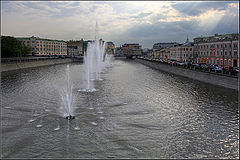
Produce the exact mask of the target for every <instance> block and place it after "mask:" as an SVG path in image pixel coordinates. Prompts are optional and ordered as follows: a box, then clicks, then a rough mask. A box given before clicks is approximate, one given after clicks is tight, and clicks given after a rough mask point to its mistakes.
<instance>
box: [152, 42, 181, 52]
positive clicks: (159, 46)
mask: <svg viewBox="0 0 240 160" xmlns="http://www.w3.org/2000/svg"><path fill="white" fill-rule="evenodd" d="M177 44H178V43H176V42H163V43H155V44H154V45H153V50H154V51H155V50H160V49H164V48H165V49H166V48H171V47H174V46H176V45H177Z"/></svg>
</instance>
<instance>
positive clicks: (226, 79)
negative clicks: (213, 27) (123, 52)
mask: <svg viewBox="0 0 240 160" xmlns="http://www.w3.org/2000/svg"><path fill="white" fill-rule="evenodd" d="M136 61H137V62H140V63H142V64H145V65H147V66H149V67H152V68H155V69H158V70H161V71H164V72H168V73H172V74H175V75H179V76H183V77H187V78H191V79H194V80H198V81H201V82H205V83H209V84H213V85H216V86H220V87H225V88H229V89H233V90H238V78H236V77H230V76H226V75H219V74H212V73H207V72H201V71H197V70H190V69H187V68H182V67H176V66H171V65H169V64H165V63H159V62H153V61H147V60H142V59H136Z"/></svg>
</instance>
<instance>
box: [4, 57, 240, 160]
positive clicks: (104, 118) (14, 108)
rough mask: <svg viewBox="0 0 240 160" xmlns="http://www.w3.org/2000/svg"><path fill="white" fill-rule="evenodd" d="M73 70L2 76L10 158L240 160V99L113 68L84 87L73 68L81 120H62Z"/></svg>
mask: <svg viewBox="0 0 240 160" xmlns="http://www.w3.org/2000/svg"><path fill="white" fill-rule="evenodd" d="M66 67H67V64H61V65H55V66H45V67H39V68H30V69H25V70H19V71H10V72H3V73H2V77H1V87H2V108H1V119H2V135H1V139H2V147H1V148H2V154H1V156H2V157H4V158H177V159H179V158H239V111H238V94H237V92H235V91H232V90H227V89H222V88H218V87H213V86H211V85H207V84H202V83H199V82H196V81H193V80H189V79H186V78H182V77H178V76H174V75H171V74H167V73H162V72H161V71H158V70H154V69H152V68H149V67H147V66H144V65H142V64H139V63H137V62H135V61H133V60H132V61H131V60H130V61H128V60H114V61H113V62H112V65H111V66H110V67H109V68H108V69H107V70H106V71H104V73H103V74H102V76H101V78H103V79H104V80H103V81H96V82H95V88H96V89H97V91H96V92H92V93H84V92H78V90H79V89H80V88H82V87H83V83H82V82H83V77H82V75H84V74H83V64H79V63H70V76H71V80H72V82H73V97H74V102H73V104H74V107H76V110H75V115H76V119H74V120H71V121H69V120H66V119H64V118H63V117H62V116H61V114H59V106H61V105H62V102H61V97H60V94H59V90H60V89H61V87H62V86H63V85H64V79H65V77H66Z"/></svg>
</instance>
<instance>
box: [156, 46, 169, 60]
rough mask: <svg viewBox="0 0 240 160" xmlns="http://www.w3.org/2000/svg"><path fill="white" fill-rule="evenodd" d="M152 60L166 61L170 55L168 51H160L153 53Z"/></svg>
mask: <svg viewBox="0 0 240 160" xmlns="http://www.w3.org/2000/svg"><path fill="white" fill-rule="evenodd" d="M153 55H154V58H158V59H161V60H163V61H164V60H168V59H169V55H170V49H168V48H166V49H160V50H155V51H153Z"/></svg>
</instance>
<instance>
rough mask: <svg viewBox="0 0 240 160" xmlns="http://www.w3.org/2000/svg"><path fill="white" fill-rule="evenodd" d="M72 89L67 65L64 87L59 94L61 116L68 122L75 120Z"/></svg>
mask: <svg viewBox="0 0 240 160" xmlns="http://www.w3.org/2000/svg"><path fill="white" fill-rule="evenodd" d="M72 88H73V86H72V83H71V80H70V69H69V65H67V71H66V85H65V86H64V87H63V90H62V92H61V96H62V102H63V106H62V108H61V111H62V113H63V116H64V117H65V118H66V119H69V120H70V119H74V118H75V117H74V107H73V95H72Z"/></svg>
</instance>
